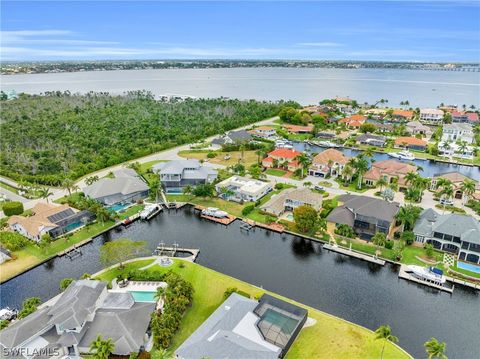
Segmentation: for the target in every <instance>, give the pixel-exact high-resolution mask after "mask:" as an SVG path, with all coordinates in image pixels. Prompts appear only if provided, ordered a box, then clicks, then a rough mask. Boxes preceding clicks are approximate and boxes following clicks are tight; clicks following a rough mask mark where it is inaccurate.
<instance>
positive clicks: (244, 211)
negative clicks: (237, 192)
mask: <svg viewBox="0 0 480 359" xmlns="http://www.w3.org/2000/svg"><path fill="white" fill-rule="evenodd" d="M254 209H255V205H254V204H248V205H246V206H245V207H244V208H243V209H242V214H243V215H244V216H247V215H249V214H250V213H251V212H252V211H253V210H254Z"/></svg>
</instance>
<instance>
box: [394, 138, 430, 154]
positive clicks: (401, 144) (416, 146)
mask: <svg viewBox="0 0 480 359" xmlns="http://www.w3.org/2000/svg"><path fill="white" fill-rule="evenodd" d="M427 144H428V143H427V141H424V140H422V139H420V138H416V137H403V136H402V137H397V138H396V139H395V148H406V149H409V150H415V151H425V150H426V149H427Z"/></svg>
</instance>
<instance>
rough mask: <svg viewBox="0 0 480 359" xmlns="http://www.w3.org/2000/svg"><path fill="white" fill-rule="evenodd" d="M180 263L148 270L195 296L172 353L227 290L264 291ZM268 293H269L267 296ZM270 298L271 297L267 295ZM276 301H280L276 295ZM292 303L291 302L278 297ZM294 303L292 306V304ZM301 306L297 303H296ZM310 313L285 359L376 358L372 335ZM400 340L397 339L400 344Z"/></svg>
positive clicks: (388, 350)
mask: <svg viewBox="0 0 480 359" xmlns="http://www.w3.org/2000/svg"><path fill="white" fill-rule="evenodd" d="M148 263H149V262H148V261H141V262H140V263H129V264H127V265H126V268H125V269H124V271H128V270H130V269H131V268H134V267H135V268H139V267H140V268H141V267H143V266H145V265H147V264H148ZM179 263H180V260H175V263H174V265H173V266H172V267H170V268H162V267H160V266H153V267H151V268H149V269H148V270H151V271H159V272H163V271H167V270H170V269H172V270H173V271H174V272H176V273H178V274H180V275H181V276H182V277H183V278H184V279H185V280H187V281H189V282H190V283H192V285H193V287H194V289H195V293H194V296H193V304H192V306H191V308H189V309H188V310H187V312H186V314H185V316H184V317H183V319H182V323H181V326H180V330H179V331H178V332H177V334H176V335H175V337H174V339H173V344H172V347H171V351H172V352H173V351H174V350H175V349H176V348H178V346H179V345H180V344H181V343H183V342H184V341H185V340H186V339H187V338H188V337H189V336H190V335H191V334H192V333H193V332H194V331H195V330H196V329H197V328H198V327H199V326H200V325H201V324H202V323H203V322H204V321H205V320H206V319H207V318H208V317H209V316H210V315H211V314H212V313H213V311H215V309H217V308H218V307H219V306H220V304H221V303H222V302H223V300H224V299H223V293H224V292H225V290H226V289H227V288H228V287H236V288H238V289H239V290H242V291H244V292H246V293H249V294H250V295H251V296H252V297H254V296H259V295H261V294H262V293H265V292H267V291H264V290H262V289H260V288H258V287H255V286H253V285H250V284H248V283H245V282H242V281H240V280H238V279H235V278H232V277H229V276H227V275H224V274H222V273H219V272H216V271H213V270H211V269H208V268H205V267H202V266H200V265H198V264H195V263H190V262H183V268H181V266H180V265H179ZM120 272H121V271H120V270H119V269H113V270H110V271H108V272H106V273H104V274H102V275H100V276H99V279H101V280H106V281H111V280H112V279H113V278H115V277H116V276H117V275H118V274H119V273H120ZM267 293H269V292H267ZM270 294H272V293H270ZM276 296H277V297H280V296H278V295H276ZM280 298H282V299H285V300H288V301H290V302H293V301H292V300H289V299H286V298H283V297H280ZM294 303H295V302H294ZM295 304H297V305H301V304H299V303H295ZM301 306H303V307H305V308H307V310H308V311H309V313H308V315H309V317H311V318H313V319H315V320H316V324H315V325H313V326H311V327H308V328H304V329H302V331H301V332H300V335H299V337H298V338H297V340H296V341H295V342H294V344H293V345H292V347H291V349H290V351H289V352H288V355H287V357H286V358H287V359H303V358H340V359H347V358H378V357H379V356H380V352H381V349H382V344H383V343H382V341H379V340H375V339H374V338H375V336H374V334H373V333H372V332H371V331H370V330H368V329H365V328H363V327H359V326H357V325H354V324H352V323H349V322H346V321H344V320H342V319H340V318H336V317H333V316H331V315H329V314H326V313H323V312H320V311H318V310H316V309H313V308H311V307H307V306H304V305H301ZM401 339H402V338H400V341H401ZM408 357H409V356H408V355H407V354H405V353H404V352H403V351H401V350H400V349H399V348H398V347H396V346H394V345H392V344H390V343H387V345H386V346H385V352H384V355H383V358H385V359H387V358H391V359H393V358H395V359H397V358H398V359H401V358H408Z"/></svg>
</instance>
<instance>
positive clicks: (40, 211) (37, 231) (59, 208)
mask: <svg viewBox="0 0 480 359" xmlns="http://www.w3.org/2000/svg"><path fill="white" fill-rule="evenodd" d="M32 212H33V215H32V216H30V217H23V216H11V217H10V218H9V219H8V221H7V224H8V226H9V227H10V229H11V230H14V231H16V232H18V233H20V234H21V235H22V236H25V237H27V238H29V239H31V240H34V241H37V242H38V241H40V239H41V238H42V236H43V235H44V234H47V233H48V234H49V235H50V236H51V237H52V238H55V237H58V236H60V235H62V234H65V233H68V232H70V231H73V230H74V229H78V228H80V227H82V226H84V225H85V224H87V223H89V222H91V221H92V220H93V219H94V218H95V215H94V214H93V213H91V212H89V211H78V210H76V209H74V208H72V207H69V206H68V205H66V204H62V205H60V204H53V203H43V202H39V203H37V204H36V205H35V207H33V209H32Z"/></svg>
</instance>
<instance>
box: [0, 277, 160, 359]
mask: <svg viewBox="0 0 480 359" xmlns="http://www.w3.org/2000/svg"><path fill="white" fill-rule="evenodd" d="M154 310H155V303H148V302H135V300H134V298H133V296H132V294H130V293H129V292H125V293H116V292H111V291H108V290H107V283H106V282H102V281H97V280H77V281H74V282H72V283H71V284H70V285H69V286H68V288H67V289H66V290H65V291H64V292H63V293H62V294H60V295H59V297H57V298H55V299H54V300H53V301H52V302H49V303H48V304H46V305H43V306H41V307H40V308H38V309H37V310H36V311H35V312H34V313H32V314H30V315H29V316H27V317H26V318H24V319H21V320H18V321H16V322H14V323H12V324H10V325H9V326H8V328H6V329H3V330H2V334H1V335H0V347H1V349H7V350H11V349H17V350H18V353H19V355H17V356H14V357H15V358H16V359H32V358H33V357H35V358H44V357H45V358H46V357H49V358H80V357H81V356H80V355H81V354H82V353H86V354H87V353H89V352H90V349H89V347H90V344H91V343H92V342H93V341H94V340H95V338H96V337H97V336H98V335H101V336H102V338H104V339H107V338H109V339H111V340H112V342H113V344H114V350H113V353H112V354H114V355H122V356H125V355H126V356H129V355H130V354H131V353H138V352H139V351H140V349H143V348H144V347H145V345H147V343H148V340H149V336H148V335H147V329H148V327H149V323H150V317H151V314H152V312H153V311H154ZM42 349H43V350H48V353H51V354H50V355H47V354H45V356H41V355H40V356H35V355H32V354H31V353H34V352H37V353H40V351H41V350H42ZM27 352H28V353H29V354H28V355H27ZM46 353H47V352H46ZM12 358H13V357H12Z"/></svg>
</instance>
